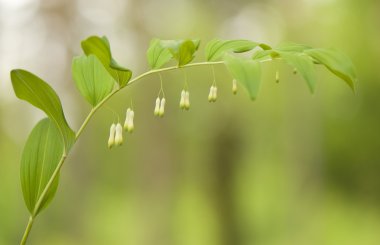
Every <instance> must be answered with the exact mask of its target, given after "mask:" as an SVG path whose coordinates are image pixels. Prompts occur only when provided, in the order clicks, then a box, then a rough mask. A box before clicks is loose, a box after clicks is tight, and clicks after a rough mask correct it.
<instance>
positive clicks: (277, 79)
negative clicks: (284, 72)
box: [276, 71, 280, 83]
mask: <svg viewBox="0 0 380 245" xmlns="http://www.w3.org/2000/svg"><path fill="white" fill-rule="evenodd" d="M279 82H280V74H279V72H278V71H276V83H279Z"/></svg>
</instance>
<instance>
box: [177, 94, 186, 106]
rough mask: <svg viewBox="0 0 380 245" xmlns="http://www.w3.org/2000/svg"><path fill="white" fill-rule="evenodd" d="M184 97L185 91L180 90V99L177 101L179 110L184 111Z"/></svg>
mask: <svg viewBox="0 0 380 245" xmlns="http://www.w3.org/2000/svg"><path fill="white" fill-rule="evenodd" d="M185 96H186V91H185V90H182V92H181V99H180V101H179V108H181V109H185Z"/></svg>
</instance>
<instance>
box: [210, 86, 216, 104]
mask: <svg viewBox="0 0 380 245" xmlns="http://www.w3.org/2000/svg"><path fill="white" fill-rule="evenodd" d="M217 97H218V88H217V87H216V85H212V86H211V88H210V93H209V94H208V101H209V102H215V101H216V99H217Z"/></svg>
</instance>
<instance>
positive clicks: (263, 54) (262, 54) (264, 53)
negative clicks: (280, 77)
mask: <svg viewBox="0 0 380 245" xmlns="http://www.w3.org/2000/svg"><path fill="white" fill-rule="evenodd" d="M277 56H278V54H277V53H276V52H275V51H273V50H257V51H256V52H255V53H254V54H253V55H252V59H253V60H256V61H262V60H266V59H269V58H275V57H277Z"/></svg>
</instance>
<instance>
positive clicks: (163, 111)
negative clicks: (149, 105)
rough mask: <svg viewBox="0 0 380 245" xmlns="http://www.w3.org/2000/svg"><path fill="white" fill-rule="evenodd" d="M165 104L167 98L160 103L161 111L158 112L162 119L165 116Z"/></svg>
mask: <svg viewBox="0 0 380 245" xmlns="http://www.w3.org/2000/svg"><path fill="white" fill-rule="evenodd" d="M165 103H166V100H165V98H162V99H161V103H160V109H159V111H158V115H159V116H160V117H163V116H164V114H165Z"/></svg>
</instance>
